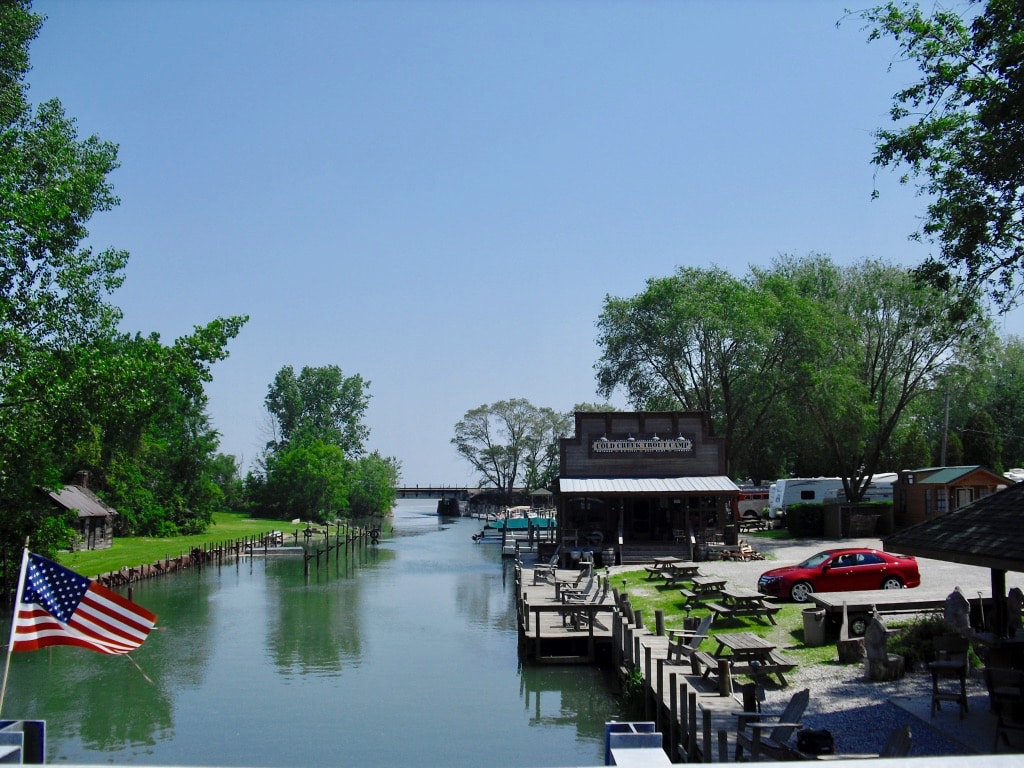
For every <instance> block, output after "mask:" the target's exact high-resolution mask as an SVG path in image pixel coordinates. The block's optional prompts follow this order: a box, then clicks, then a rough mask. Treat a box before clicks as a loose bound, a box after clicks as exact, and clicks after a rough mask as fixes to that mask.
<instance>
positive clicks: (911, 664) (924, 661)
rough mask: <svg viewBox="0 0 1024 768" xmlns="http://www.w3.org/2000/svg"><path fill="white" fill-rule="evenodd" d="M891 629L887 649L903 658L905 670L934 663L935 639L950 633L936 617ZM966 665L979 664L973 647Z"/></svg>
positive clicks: (948, 628) (920, 619) (944, 623)
mask: <svg viewBox="0 0 1024 768" xmlns="http://www.w3.org/2000/svg"><path fill="white" fill-rule="evenodd" d="M892 629H894V630H895V632H894V634H893V635H892V636H891V637H890V638H889V641H888V644H887V648H888V650H889V652H890V653H896V654H899V655H900V656H903V659H904V662H905V663H906V666H907V669H923V668H925V667H926V666H927V665H928V662H930V661H935V647H934V645H933V643H934V640H935V638H936V637H939V636H941V635H948V634H950V633H951V632H952V630H951V628H950V626H949V624H947V623H946V620H945V619H943V618H942V617H941V616H936V615H933V616H926V617H922V618H917V619H914V620H912V621H910V622H907V623H906V624H903V625H901V626H894V627H892ZM968 663H969V664H970V665H971V666H972V667H977V666H980V664H981V660H980V659H979V658H978V655H977V653H976V652H975V651H974V649H973V647H972V648H971V650H970V652H969V653H968Z"/></svg>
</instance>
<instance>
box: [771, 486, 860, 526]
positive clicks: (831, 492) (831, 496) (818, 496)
mask: <svg viewBox="0 0 1024 768" xmlns="http://www.w3.org/2000/svg"><path fill="white" fill-rule="evenodd" d="M842 495H843V480H842V478H839V477H787V478H785V479H783V480H776V481H775V494H774V495H773V496H772V498H771V500H770V501H769V503H768V517H770V518H772V519H775V518H776V517H784V516H785V514H786V509H787V508H788V507H791V506H793V505H794V504H825V503H828V502H830V501H835V500H836V499H837V498H839V497H840V496H842Z"/></svg>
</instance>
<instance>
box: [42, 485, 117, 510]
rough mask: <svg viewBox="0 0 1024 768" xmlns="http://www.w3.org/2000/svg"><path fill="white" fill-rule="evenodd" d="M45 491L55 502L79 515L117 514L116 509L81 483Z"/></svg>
mask: <svg viewBox="0 0 1024 768" xmlns="http://www.w3.org/2000/svg"><path fill="white" fill-rule="evenodd" d="M46 493H47V495H48V496H49V497H50V498H51V499H53V501H54V502H55V503H56V504H58V505H59V506H61V507H64V508H65V509H70V510H73V511H75V512H77V513H78V516H79V517H111V516H113V515H116V514H117V510H115V509H114V508H113V507H109V506H107V505H106V504H104V503H103V501H101V500H100V498H99V497H98V496H97V495H96V494H95V493H93V492H92V491H90V490H89V489H88V488H85V487H83V486H81V485H65V486H64V487H63V488H61V489H60V490H59V491H50V490H48V491H47V492H46Z"/></svg>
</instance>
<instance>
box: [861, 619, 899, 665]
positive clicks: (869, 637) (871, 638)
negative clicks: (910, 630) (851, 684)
mask: <svg viewBox="0 0 1024 768" xmlns="http://www.w3.org/2000/svg"><path fill="white" fill-rule="evenodd" d="M888 640H889V629H888V628H887V627H886V626H885V622H883V621H882V617H881V616H879V615H878V613H877V612H875V613H873V614H872V617H871V623H870V624H868V628H867V631H866V632H865V633H864V653H865V655H866V658H865V660H864V670H865V673H866V677H867V678H868V680H875V681H882V680H899V679H900V678H901V677H903V673H904V671H905V666H904V661H903V657H902V656H900V655H899V654H896V653H889V650H888V648H887V643H888Z"/></svg>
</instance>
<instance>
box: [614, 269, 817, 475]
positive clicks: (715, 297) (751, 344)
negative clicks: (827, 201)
mask: <svg viewBox="0 0 1024 768" xmlns="http://www.w3.org/2000/svg"><path fill="white" fill-rule="evenodd" d="M798 298H799V297H791V296H788V295H786V294H785V293H782V292H780V286H779V285H778V284H777V281H774V279H773V278H772V277H771V276H769V275H767V274H757V273H755V275H754V276H753V277H752V278H751V279H750V280H748V281H742V280H739V279H737V278H734V277H732V276H731V275H729V274H728V273H727V272H725V271H724V270H722V269H719V268H711V269H698V268H692V267H680V268H679V269H678V270H677V271H676V273H675V274H674V275H672V276H671V277H667V278H655V279H651V280H648V281H647V288H646V290H644V291H643V292H642V293H640V294H639V295H637V296H634V297H631V298H627V299H621V298H613V297H610V296H609V297H606V298H605V303H604V308H603V310H602V312H601V316H600V318H599V319H598V322H597V325H598V328H599V329H600V333H599V336H598V344H599V345H600V346H601V347H602V355H601V358H600V360H599V361H598V363H597V364H596V365H595V366H594V367H595V369H596V371H597V383H598V393H599V394H600V395H602V396H604V397H608V396H610V395H611V394H612V392H613V391H614V390H616V389H618V388H622V389H623V390H624V391H625V393H626V396H627V397H628V399H629V401H630V402H631V403H632V404H633V405H634V407H636V408H638V409H656V410H670V409H678V408H682V409H685V410H695V411H707V412H708V414H709V415H710V417H711V423H712V428H713V431H714V432H715V433H716V434H719V435H721V436H723V437H725V439H726V452H727V454H726V461H727V471H728V472H729V473H731V474H738V473H745V472H746V471H747V468H748V467H750V466H752V465H753V464H754V463H755V457H756V456H757V455H758V454H759V453H760V452H761V451H762V446H763V445H764V429H765V427H766V426H767V424H768V423H769V421H770V419H771V418H772V417H773V414H774V411H775V409H776V407H777V404H778V403H779V402H780V400H781V398H782V396H783V394H784V393H785V391H786V390H787V388H788V387H789V386H790V382H791V379H790V377H789V375H788V373H787V370H786V367H787V365H788V364H789V362H788V361H789V360H790V358H791V356H792V354H793V352H795V351H797V348H796V347H795V346H794V342H793V341H792V339H791V338H790V335H791V333H792V327H791V325H792V324H791V323H789V322H788V321H787V318H789V317H792V316H793V312H794V310H795V309H796V308H798V306H799V304H798V303H797V299H798Z"/></svg>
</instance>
